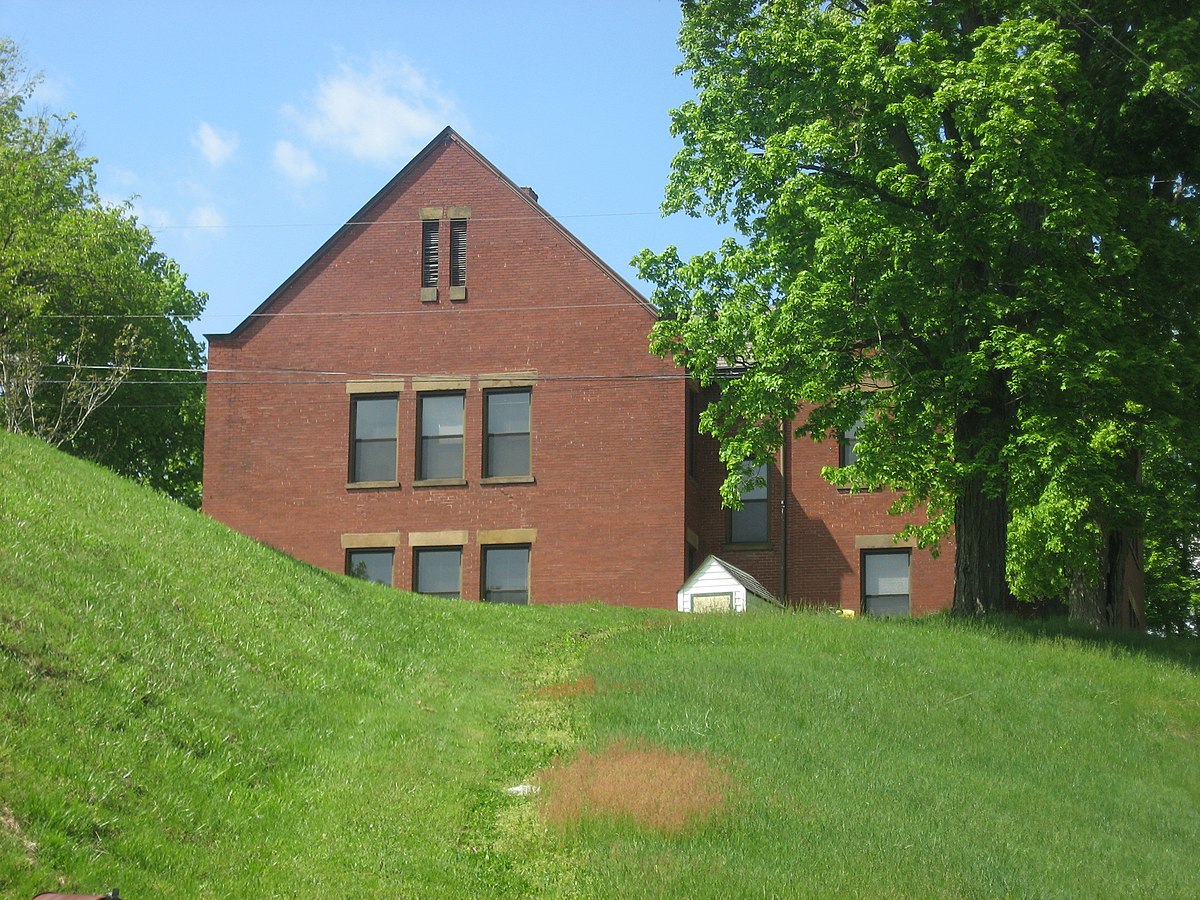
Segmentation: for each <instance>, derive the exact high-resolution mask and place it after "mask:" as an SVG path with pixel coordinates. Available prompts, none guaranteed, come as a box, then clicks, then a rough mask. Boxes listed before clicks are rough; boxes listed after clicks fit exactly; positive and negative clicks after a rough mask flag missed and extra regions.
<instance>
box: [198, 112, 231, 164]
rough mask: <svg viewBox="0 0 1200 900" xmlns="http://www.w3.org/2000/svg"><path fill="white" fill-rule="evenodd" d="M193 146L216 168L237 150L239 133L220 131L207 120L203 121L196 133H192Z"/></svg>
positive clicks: (227, 160)
mask: <svg viewBox="0 0 1200 900" xmlns="http://www.w3.org/2000/svg"><path fill="white" fill-rule="evenodd" d="M192 146H194V147H195V148H196V149H198V150H199V151H200V152H201V154H203V156H204V158H205V159H206V160H208V164H209V165H210V166H212V167H213V168H214V169H215V168H218V167H219V166H221V165H223V164H225V163H227V162H229V160H230V158H231V157H232V156H233V153H234V151H235V150H237V146H238V139H237V135H236V134H233V133H232V132H227V131H219V130H217V129H216V128H213V126H211V125H209V124H208V123H207V122H201V123H200V127H199V128H197V129H196V133H195V134H194V135H192Z"/></svg>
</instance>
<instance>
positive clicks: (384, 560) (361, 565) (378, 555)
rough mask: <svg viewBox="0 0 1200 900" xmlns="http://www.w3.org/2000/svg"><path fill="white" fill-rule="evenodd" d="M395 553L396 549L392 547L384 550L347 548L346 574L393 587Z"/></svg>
mask: <svg viewBox="0 0 1200 900" xmlns="http://www.w3.org/2000/svg"><path fill="white" fill-rule="evenodd" d="M395 555H396V551H395V550H393V549H391V548H390V547H389V548H386V549H382V550H347V551H346V574H347V575H350V576H351V577H353V578H361V579H362V580H363V581H373V582H375V583H376V584H386V585H387V586H388V587H391V586H392V563H393V561H394V559H395Z"/></svg>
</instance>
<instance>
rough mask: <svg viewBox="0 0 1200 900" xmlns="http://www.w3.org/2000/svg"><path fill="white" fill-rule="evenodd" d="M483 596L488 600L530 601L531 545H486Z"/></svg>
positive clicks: (504, 601)
mask: <svg viewBox="0 0 1200 900" xmlns="http://www.w3.org/2000/svg"><path fill="white" fill-rule="evenodd" d="M483 599H484V600H486V601H488V602H489V603H528V602H529V547H527V546H525V547H521V546H503V547H484V548H483Z"/></svg>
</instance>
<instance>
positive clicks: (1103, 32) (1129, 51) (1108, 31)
mask: <svg viewBox="0 0 1200 900" xmlns="http://www.w3.org/2000/svg"><path fill="white" fill-rule="evenodd" d="M1058 2H1059V0H1045V3H1046V5H1047V6H1049V7H1050V8H1051V9H1053V10H1054V11H1055V12H1057V13H1059V14H1065V13H1064V10H1063V9H1062V7H1060V6H1059V5H1058ZM1061 2H1063V3H1066V4H1068V5H1069V6H1070V7H1071V9H1073V10H1074V11H1075V12H1076V13H1078V14H1079V15H1080V16H1082V17H1083V18H1085V19H1087V20H1088V21H1089V22H1090V23H1091V24H1092V25H1093V26H1095V29H1094V30H1093V31H1091V32H1090V35H1091V36H1092V37H1096V36H1097V34H1099V35H1100V36H1102V37H1106V38H1108V39H1109V40H1110V41H1112V42H1113V43H1114V44H1116V45H1117V46H1118V47H1120V48H1121V50H1122V51H1124V56H1125V59H1126V60H1128V61H1130V62H1136V63H1141V64H1142V65H1143V66H1144V67H1145V68H1146V71H1147V72H1153V71H1154V64H1153V63H1152V62H1150V60H1148V59H1146V58H1145V57H1144V56H1142V55H1141V54H1140V53H1139V52H1138V51H1137V50H1135V49H1134V48H1133V47H1130V46H1129V45H1128V44H1126V43H1125V42H1124V41H1122V40H1121V39H1120V38H1119V37H1117V36H1116V34H1115V33H1114V32H1113V29H1112V27H1111V26H1110V25H1105V24H1104V23H1102V22H1100V21H1099V20H1097V19H1096V18H1095V17H1094V16H1093V15H1092V14H1091V13H1090V12H1089V11H1088V10H1086V9H1084V8H1083V7H1082V6H1080V5H1079V4H1078V3H1077V2H1075V0H1061ZM1079 27H1080V28H1081V29H1082V27H1083V26H1081V25H1080V26H1079ZM1167 93H1168V96H1171V97H1175V98H1176V99H1177V100H1182V101H1183V102H1184V103H1187V104H1188V105H1190V106H1192V107H1193V108H1195V109H1196V110H1197V111H1198V112H1200V102H1197V101H1196V100H1194V99H1193V98H1192V97H1190V96H1188V95H1187V94H1184V93H1178V92H1174V91H1168V92H1167Z"/></svg>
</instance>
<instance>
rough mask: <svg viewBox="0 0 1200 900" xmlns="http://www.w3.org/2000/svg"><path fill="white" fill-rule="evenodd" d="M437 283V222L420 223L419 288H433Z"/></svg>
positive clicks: (435, 220) (429, 220)
mask: <svg viewBox="0 0 1200 900" xmlns="http://www.w3.org/2000/svg"><path fill="white" fill-rule="evenodd" d="M437 283H438V221H437V219H426V220H425V221H424V222H422V223H421V287H423V288H435V287H437Z"/></svg>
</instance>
